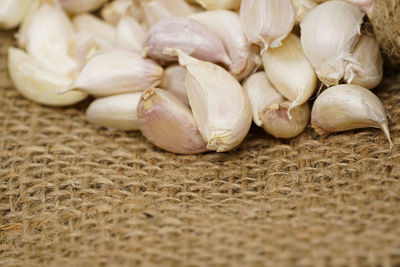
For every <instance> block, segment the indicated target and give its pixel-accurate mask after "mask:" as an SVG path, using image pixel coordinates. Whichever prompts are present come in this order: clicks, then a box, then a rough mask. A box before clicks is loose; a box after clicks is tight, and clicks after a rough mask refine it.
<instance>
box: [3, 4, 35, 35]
mask: <svg viewBox="0 0 400 267" xmlns="http://www.w3.org/2000/svg"><path fill="white" fill-rule="evenodd" d="M32 5H34V1H33V0H1V1H0V29H4V30H7V29H13V28H16V27H17V26H18V25H19V24H20V23H21V22H22V21H23V19H24V17H25V16H26V15H27V13H28V12H29V10H30V8H31V6H32Z"/></svg>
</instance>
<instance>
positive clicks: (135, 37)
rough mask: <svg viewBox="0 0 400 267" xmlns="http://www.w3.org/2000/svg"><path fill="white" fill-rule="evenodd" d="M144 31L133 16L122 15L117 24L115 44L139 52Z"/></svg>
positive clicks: (144, 36) (144, 35)
mask: <svg viewBox="0 0 400 267" xmlns="http://www.w3.org/2000/svg"><path fill="white" fill-rule="evenodd" d="M145 39H146V32H145V31H144V29H143V28H142V26H141V25H140V24H139V22H137V21H136V20H135V19H134V18H132V17H130V16H127V15H125V16H123V17H122V18H121V20H120V21H119V23H118V26H117V38H116V41H115V46H116V47H120V48H124V49H127V50H132V51H136V52H141V51H142V47H143V42H144V40H145Z"/></svg>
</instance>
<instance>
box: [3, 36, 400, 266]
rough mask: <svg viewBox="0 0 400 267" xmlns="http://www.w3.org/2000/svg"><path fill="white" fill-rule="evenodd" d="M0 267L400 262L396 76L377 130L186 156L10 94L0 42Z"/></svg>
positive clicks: (261, 140) (264, 141) (383, 91)
mask: <svg viewBox="0 0 400 267" xmlns="http://www.w3.org/2000/svg"><path fill="white" fill-rule="evenodd" d="M0 38H1V49H0V50H1V55H0V75H1V76H0V160H1V161H0V266H62V265H66V266H98V265H106V266H114V265H125V266H135V265H142V266H152V265H160V266H243V265H247V266H262V265H267V266H395V265H397V266H398V265H399V264H400V105H399V103H400V80H399V79H397V80H396V78H392V79H391V80H390V81H388V80H386V82H385V84H384V86H383V88H380V89H379V90H378V91H377V92H378V95H379V97H381V98H382V99H383V102H384V104H385V106H386V108H387V109H388V111H389V112H390V114H391V115H392V118H393V124H392V125H391V127H390V130H391V134H392V137H393V142H394V144H395V145H394V148H393V150H392V151H391V152H389V144H388V142H387V141H386V140H385V137H384V135H383V134H382V133H381V132H380V131H379V130H375V129H365V130H357V131H352V132H348V133H343V134H333V135H330V136H328V137H326V138H320V137H319V136H318V135H316V134H315V133H314V131H313V130H312V129H311V128H310V127H309V128H308V129H307V130H306V131H305V133H303V134H302V135H301V136H299V137H298V138H295V139H293V140H290V141H284V140H276V139H273V138H272V137H270V136H267V135H266V134H265V133H264V132H263V131H262V130H260V129H257V128H252V130H251V132H250V135H249V136H248V138H246V140H245V141H244V143H243V144H242V145H241V146H240V147H239V148H238V149H237V150H235V151H232V152H229V153H223V154H218V153H206V154H202V155H194V156H181V155H174V154H171V153H166V152H163V151H161V150H159V149H157V148H155V147H154V146H153V145H151V144H150V143H149V142H147V141H146V140H145V138H143V137H142V136H141V134H140V133H135V132H132V133H125V132H111V131H108V130H105V129H98V128H96V127H94V126H93V125H91V124H89V123H87V122H86V121H85V116H84V111H85V108H86V107H87V105H88V103H89V101H86V102H84V103H81V104H79V105H77V106H74V107H68V108H51V107H44V106H40V105H37V104H35V103H32V102H31V101H29V100H27V99H25V98H23V97H22V96H21V95H20V94H19V93H18V92H17V91H16V90H15V89H14V88H13V87H12V85H11V82H10V80H9V77H8V74H7V71H6V57H7V55H6V51H7V47H8V46H9V45H11V44H12V42H13V41H12V34H11V33H4V32H3V33H0Z"/></svg>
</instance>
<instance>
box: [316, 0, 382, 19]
mask: <svg viewBox="0 0 400 267" xmlns="http://www.w3.org/2000/svg"><path fill="white" fill-rule="evenodd" d="M314 1H315V2H317V3H322V2H326V1H331V0H314ZM344 1H346V2H349V3H351V4H353V5H355V6H357V7H359V8H360V9H361V10H362V11H363V12H365V13H366V14H367V15H368V16H369V17H370V15H371V14H372V11H373V9H374V5H375V0H344Z"/></svg>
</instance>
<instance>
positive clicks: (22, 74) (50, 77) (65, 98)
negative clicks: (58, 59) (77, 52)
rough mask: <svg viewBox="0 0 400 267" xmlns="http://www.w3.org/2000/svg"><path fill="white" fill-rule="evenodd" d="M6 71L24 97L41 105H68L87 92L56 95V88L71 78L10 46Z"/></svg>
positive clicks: (59, 87) (83, 96) (62, 85)
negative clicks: (47, 67)
mask: <svg viewBox="0 0 400 267" xmlns="http://www.w3.org/2000/svg"><path fill="white" fill-rule="evenodd" d="M8 72H9V74H10V77H11V80H12V81H13V84H14V86H15V88H16V89H17V90H18V91H19V92H20V93H21V94H22V95H23V96H25V97H26V98H28V99H30V100H32V101H34V102H36V103H39V104H43V105H49V106H68V105H73V104H75V103H78V102H80V101H81V100H83V99H85V98H86V96H87V94H85V93H82V92H69V93H66V94H64V95H57V94H56V90H58V89H61V88H63V87H65V86H67V85H68V84H69V83H71V82H72V79H71V78H70V77H68V76H66V75H63V74H59V73H57V72H54V71H52V70H49V69H46V68H45V67H44V66H42V65H41V64H40V63H39V62H38V61H37V60H36V59H35V58H33V57H32V56H30V55H28V54H26V53H25V52H24V51H23V50H21V49H18V48H14V47H10V48H9V50H8Z"/></svg>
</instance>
